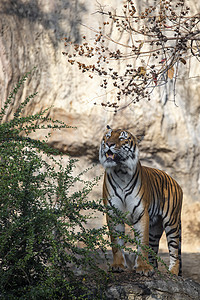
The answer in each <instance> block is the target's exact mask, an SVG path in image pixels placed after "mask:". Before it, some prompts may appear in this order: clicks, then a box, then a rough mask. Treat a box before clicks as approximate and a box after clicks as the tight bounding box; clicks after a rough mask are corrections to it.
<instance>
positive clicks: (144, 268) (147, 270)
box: [135, 265, 155, 276]
mask: <svg viewBox="0 0 200 300" xmlns="http://www.w3.org/2000/svg"><path fill="white" fill-rule="evenodd" d="M135 271H136V273H138V274H140V275H145V276H152V275H153V274H154V273H155V271H154V268H153V267H152V266H150V265H139V266H137V267H135Z"/></svg>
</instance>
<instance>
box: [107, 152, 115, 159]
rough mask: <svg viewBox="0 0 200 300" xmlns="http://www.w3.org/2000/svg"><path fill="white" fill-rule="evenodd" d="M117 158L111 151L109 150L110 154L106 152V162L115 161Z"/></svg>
mask: <svg viewBox="0 0 200 300" xmlns="http://www.w3.org/2000/svg"><path fill="white" fill-rule="evenodd" d="M114 158H115V154H114V153H112V151H111V150H108V152H106V160H114Z"/></svg>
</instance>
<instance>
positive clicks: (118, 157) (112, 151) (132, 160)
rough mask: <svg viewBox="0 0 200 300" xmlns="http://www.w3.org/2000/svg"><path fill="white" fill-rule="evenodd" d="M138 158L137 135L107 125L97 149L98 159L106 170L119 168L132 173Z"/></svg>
mask: <svg viewBox="0 0 200 300" xmlns="http://www.w3.org/2000/svg"><path fill="white" fill-rule="evenodd" d="M138 159H139V149H138V142H137V137H135V136H134V135H132V134H131V133H130V132H128V131H126V130H121V129H115V130H113V129H111V128H110V127H109V126H107V131H106V132H105V134H104V136H103V139H102V141H101V145H100V149H99V161H100V163H101V164H102V166H103V167H104V168H105V169H106V170H107V171H108V170H109V169H111V168H119V169H123V170H127V171H128V172H129V173H134V172H135V168H136V166H137V163H138Z"/></svg>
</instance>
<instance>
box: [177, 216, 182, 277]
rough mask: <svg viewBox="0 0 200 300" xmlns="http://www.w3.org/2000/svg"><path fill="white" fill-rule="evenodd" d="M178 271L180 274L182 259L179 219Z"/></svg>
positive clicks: (179, 274) (180, 274)
mask: <svg viewBox="0 0 200 300" xmlns="http://www.w3.org/2000/svg"><path fill="white" fill-rule="evenodd" d="M178 259H179V272H178V276H182V259H181V220H180V223H179V245H178Z"/></svg>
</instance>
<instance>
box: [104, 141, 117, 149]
mask: <svg viewBox="0 0 200 300" xmlns="http://www.w3.org/2000/svg"><path fill="white" fill-rule="evenodd" d="M106 145H107V146H108V147H109V148H110V147H114V146H115V143H112V142H107V143H106Z"/></svg>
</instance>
